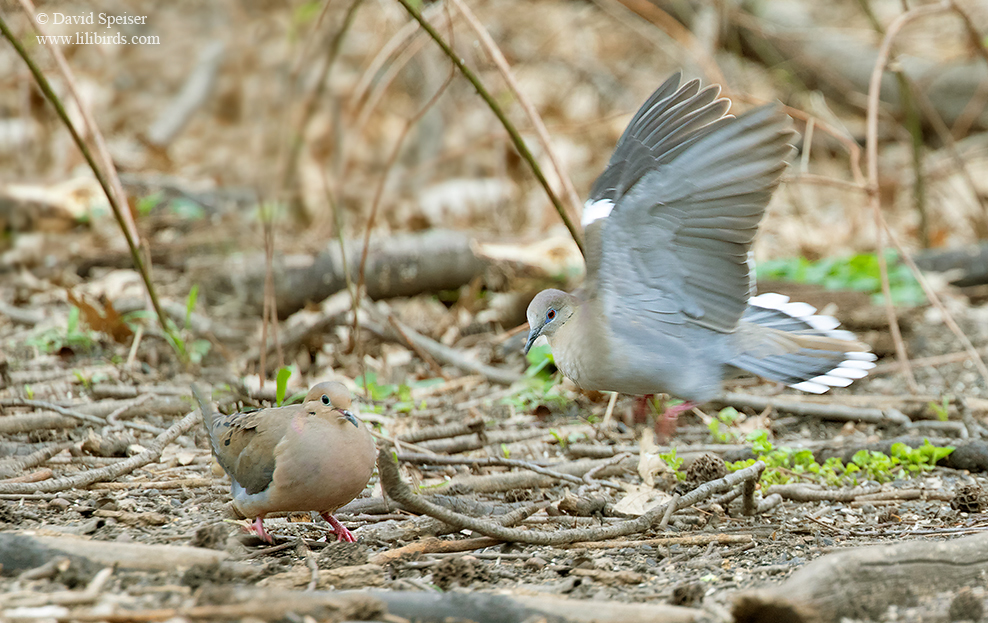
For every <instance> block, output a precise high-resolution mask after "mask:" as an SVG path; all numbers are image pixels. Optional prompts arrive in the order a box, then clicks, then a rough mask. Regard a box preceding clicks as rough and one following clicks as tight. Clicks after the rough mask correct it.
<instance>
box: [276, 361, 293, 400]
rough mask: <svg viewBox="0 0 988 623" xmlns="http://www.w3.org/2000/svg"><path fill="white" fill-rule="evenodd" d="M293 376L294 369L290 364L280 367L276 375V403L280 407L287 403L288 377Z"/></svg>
mask: <svg viewBox="0 0 988 623" xmlns="http://www.w3.org/2000/svg"><path fill="white" fill-rule="evenodd" d="M291 376H292V369H291V368H289V367H288V366H282V367H280V368H278V374H277V375H276V376H275V390H274V397H275V403H276V404H277V405H278V406H279V407H280V406H281V405H283V404H284V403H285V391H286V390H287V389H288V379H289V378H291Z"/></svg>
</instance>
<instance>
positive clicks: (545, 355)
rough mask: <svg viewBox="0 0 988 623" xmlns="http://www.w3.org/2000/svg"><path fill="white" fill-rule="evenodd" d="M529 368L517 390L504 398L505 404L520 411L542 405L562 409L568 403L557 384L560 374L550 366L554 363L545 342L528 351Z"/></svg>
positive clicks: (530, 409)
mask: <svg viewBox="0 0 988 623" xmlns="http://www.w3.org/2000/svg"><path fill="white" fill-rule="evenodd" d="M526 357H527V359H528V368H527V369H526V370H525V376H524V378H523V379H522V380H521V381H520V382H519V383H517V385H516V386H517V390H516V391H515V392H514V393H513V394H511V395H510V396H507V397H505V398H502V399H501V401H502V402H503V403H504V404H509V405H512V406H513V407H514V408H515V409H517V410H519V411H532V410H534V409H535V408H536V407H538V406H540V405H545V406H546V407H549V408H551V409H552V408H555V409H560V408H562V407H563V406H564V405H565V404H566V403H567V400H566V398H565V397H563V396H562V395H560V394H559V391H558V389H557V385H558V383H559V375H558V374H552V373H550V372H549V370H548V368H549V366H550V365H552V364H554V361H553V359H552V352H551V351H550V349H549V346H548V345H546V344H543V345H542V346H536V347H535V348H533V349H532V350H530V351H528V355H526Z"/></svg>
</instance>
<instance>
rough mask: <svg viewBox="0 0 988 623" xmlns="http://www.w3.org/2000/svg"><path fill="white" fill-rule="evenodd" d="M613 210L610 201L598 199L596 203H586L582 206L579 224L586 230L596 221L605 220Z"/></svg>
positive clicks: (612, 204) (612, 203)
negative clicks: (581, 216)
mask: <svg viewBox="0 0 988 623" xmlns="http://www.w3.org/2000/svg"><path fill="white" fill-rule="evenodd" d="M613 209H614V202H613V201H611V200H610V199H599V200H597V201H589V200H588V201H587V202H586V203H585V204H583V218H582V219H581V222H582V224H583V228H584V229H586V228H587V225H589V224H590V223H593V222H594V221H596V220H599V219H602V218H607V217H608V216H610V214H611V210H613Z"/></svg>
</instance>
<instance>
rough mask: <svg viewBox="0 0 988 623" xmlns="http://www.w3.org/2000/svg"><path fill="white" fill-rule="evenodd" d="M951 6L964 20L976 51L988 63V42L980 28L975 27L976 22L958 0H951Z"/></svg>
mask: <svg viewBox="0 0 988 623" xmlns="http://www.w3.org/2000/svg"><path fill="white" fill-rule="evenodd" d="M950 8H951V9H952V10H953V11H954V12H955V13H957V14H958V15H959V16H960V18H961V21H963V22H964V28H965V29H966V30H967V36H968V39H970V41H971V45H972V46H973V47H974V49H975V51H976V52H977V53H978V54H979V55H981V58H983V59H985V62H986V63H988V44H986V43H985V40H984V39H982V37H981V33H979V32H978V29H977V28H975V27H974V22H972V21H971V17H970V16H969V15H968V14H967V13H965V12H964V9H962V8H961V7H960V5H959V4H957V2H956V0H950Z"/></svg>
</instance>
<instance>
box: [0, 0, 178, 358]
mask: <svg viewBox="0 0 988 623" xmlns="http://www.w3.org/2000/svg"><path fill="white" fill-rule="evenodd" d="M22 1H23V2H27V0H22ZM27 12H28V14H30V15H31V17H32V20H31V21H32V22H35V23H37V20H36V19H33V18H34V12H33V10H28V11H27ZM0 32H2V33H3V36H4V37H6V38H7V41H9V42H10V44H11V45H12V46H14V49H15V50H16V51H17V54H18V56H20V57H21V59H22V60H23V61H24V63H25V64H26V65H27V67H28V69H29V70H30V71H31V75H33V76H34V80H35V82H37V84H38V88H39V89H41V92H42V93H44V95H45V98H46V99H47V100H48V102H49V103H50V104H51V105H52V107H53V108H54V109H55V113H56V114H57V115H58V118H59V119H60V120H61V121H62V123H63V124H64V125H65V128H66V129H67V130H68V131H69V134H71V135H72V140H73V141H74V142H75V144H76V147H78V148H79V151H80V152H82V157H83V158H85V159H86V163H87V164H88V165H89V168H90V169H91V170H92V171H93V175H94V176H95V177H96V181H97V182H99V185H100V188H102V189H103V193H104V194H105V195H106V200H107V202H109V204H110V209H111V211H112V212H113V216H114V218H115V219H116V220H117V224H118V225H119V226H120V230H121V231H122V232H123V235H124V239H125V240H126V241H127V247H128V249H130V256H131V259H132V260H133V262H134V266H135V267H136V268H137V272H139V273H140V275H141V280H142V281H143V282H144V289H145V291H146V292H147V294H148V298H150V299H151V305H152V307H154V313H155V315H156V316H157V317H158V324H159V325H161V330H162V331H164V332H165V335H167V336H168V337H169V339H168V344H169V345H170V346H171V347H172V349H173V350H174V351H175V353H176V355H177V356H178V358H179V360H180V361H182V362H183V363H184V362H186V361H187V360H188V356H187V355H186V353H185V351H184V349H182V348H181V346H180V342H179V341H178V336H176V335H175V334H174V333H173V332H172V329H171V327H170V326H169V324H168V322H167V319H166V316H165V312H164V311H163V310H162V308H161V303H159V301H158V294H157V292H156V291H155V289H154V282H152V281H151V272H150V268H149V266H148V265H146V264H145V263H144V258H143V257H142V256H141V246H140V237H139V236H136V235H131V229H130V226H128V221H127V217H128V216H129V215H130V208H129V207H128V206H127V203H126V198H125V199H124V201H123V202H121V201H118V200H117V195H116V193H115V192H114V191H113V190H112V188H113V187H114V186H112V185H111V184H112V182H110V181H108V179H107V178H108V177H109V178H110V179H112V180H115V181H116V186H118V187H119V186H120V179H119V178H118V177H117V172H116V168H115V167H114V166H113V162H112V160H111V159H110V158H109V156H108V155H107V156H106V160H107V161H108V165H107V170H106V172H105V173H104V171H103V169H102V168H101V167H100V166H99V165H97V164H96V160H95V159H94V158H93V155H92V153H90V151H89V146H88V145H86V143H85V141H83V140H82V137H81V136H80V135H79V132H78V130H76V128H75V126H74V125H73V124H72V120H71V119H69V115H68V113H67V112H66V111H65V107H64V106H62V102H61V100H60V99H59V98H58V96H57V95H56V94H55V92H54V91H53V90H52V88H51V85H50V84H49V83H48V79H47V78H46V77H45V75H44V74H43V73H42V72H41V68H39V67H38V66H37V65H36V64H35V62H34V60H33V59H32V58H31V56H30V55H29V54H28V53H27V50H25V49H24V46H22V45H21V43H20V41H19V40H18V39H17V37H15V36H14V33H12V32H11V31H10V28H8V26H7V22H6V21H5V20H4V19H3V16H2V15H0ZM50 49H51V50H52V51H53V53H54V54H55V58H56V60H58V59H61V63H60V65H59V66H60V68H61V69H62V71H63V73H64V77H65V79H66V84H68V85H70V88H71V87H72V85H74V81H73V79H72V72H71V71H70V70H69V68H68V65H64V57H62V56H61V51H60V49H59V48H58V46H57V45H52V46H50ZM76 100H77V104H78V106H79V110H81V111H82V112H83V116H84V118H85V115H86V114H87V112H86V111H87V108H86V105H85V103H84V102H83V100H82V99H80V98H78V96H77V97H76ZM90 134H92V136H93V137H94V139H95V140H96V141H97V145H100V144H102V135H101V134H100V132H99V128H98V127H96V125H95V124H93V125H92V127H91V128H90ZM120 192H121V193H122V192H123V191H122V187H121V191H120ZM135 231H136V230H135Z"/></svg>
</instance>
